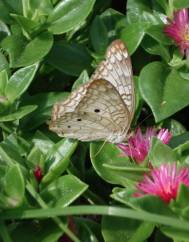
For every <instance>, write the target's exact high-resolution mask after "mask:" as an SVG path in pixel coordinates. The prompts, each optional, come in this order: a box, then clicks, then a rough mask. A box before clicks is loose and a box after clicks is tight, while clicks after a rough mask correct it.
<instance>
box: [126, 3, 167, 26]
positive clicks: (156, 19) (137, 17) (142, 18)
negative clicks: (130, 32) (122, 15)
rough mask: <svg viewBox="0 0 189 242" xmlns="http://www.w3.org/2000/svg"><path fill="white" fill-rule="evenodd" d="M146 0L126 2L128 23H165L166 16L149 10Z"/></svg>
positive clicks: (149, 6)
mask: <svg viewBox="0 0 189 242" xmlns="http://www.w3.org/2000/svg"><path fill="white" fill-rule="evenodd" d="M151 5H152V4H149V1H148V0H128V1H127V19H128V22H129V23H136V22H140V23H145V24H148V25H149V26H150V25H156V24H161V23H162V22H165V21H166V16H165V15H164V14H162V13H161V12H158V11H157V10H156V11H155V10H154V9H151Z"/></svg>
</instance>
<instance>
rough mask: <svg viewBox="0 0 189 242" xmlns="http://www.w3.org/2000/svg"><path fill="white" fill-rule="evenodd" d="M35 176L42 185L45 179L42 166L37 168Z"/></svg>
mask: <svg viewBox="0 0 189 242" xmlns="http://www.w3.org/2000/svg"><path fill="white" fill-rule="evenodd" d="M34 176H35V178H36V180H37V181H38V182H39V183H40V181H41V179H42V178H43V173H42V170H41V167H40V166H36V167H35V169H34Z"/></svg>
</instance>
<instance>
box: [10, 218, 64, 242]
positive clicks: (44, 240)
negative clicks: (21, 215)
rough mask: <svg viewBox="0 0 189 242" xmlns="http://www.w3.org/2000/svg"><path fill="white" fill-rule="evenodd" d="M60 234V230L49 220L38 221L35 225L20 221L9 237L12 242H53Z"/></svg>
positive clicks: (32, 222) (31, 222)
mask: <svg viewBox="0 0 189 242" xmlns="http://www.w3.org/2000/svg"><path fill="white" fill-rule="evenodd" d="M36 225H37V226H36ZM62 233H63V232H62V230H61V229H60V228H59V227H58V226H57V225H56V224H55V223H54V221H52V220H50V219H49V220H45V221H44V220H40V222H38V223H37V224H36V223H35V222H34V221H22V222H20V223H19V224H18V226H17V227H16V228H15V229H14V230H13V231H12V233H11V237H12V239H13V241H14V242H21V241H27V242H39V241H40V242H55V241H58V239H59V238H60V236H61V235H62ZM28 235H29V236H28Z"/></svg>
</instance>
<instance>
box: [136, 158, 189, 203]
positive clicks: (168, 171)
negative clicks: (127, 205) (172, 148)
mask: <svg viewBox="0 0 189 242" xmlns="http://www.w3.org/2000/svg"><path fill="white" fill-rule="evenodd" d="M181 183H183V184H185V185H186V186H187V187H188V188H189V168H186V167H185V168H180V169H177V166H176V162H174V163H169V164H163V165H161V166H160V168H154V169H152V170H151V172H150V175H144V179H143V181H142V182H140V183H138V184H137V185H136V187H137V189H138V190H137V192H136V193H135V194H134V196H135V197H141V196H144V195H154V196H158V197H160V198H161V199H162V200H163V201H165V202H166V203H169V202H170V200H171V199H175V198H176V196H177V192H178V189H179V186H180V184H181Z"/></svg>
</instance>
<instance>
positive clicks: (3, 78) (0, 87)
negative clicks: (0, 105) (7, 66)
mask: <svg viewBox="0 0 189 242" xmlns="http://www.w3.org/2000/svg"><path fill="white" fill-rule="evenodd" d="M7 83H8V74H7V71H6V70H2V71H1V72H0V95H4V94H5V88H6V85H7Z"/></svg>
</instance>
